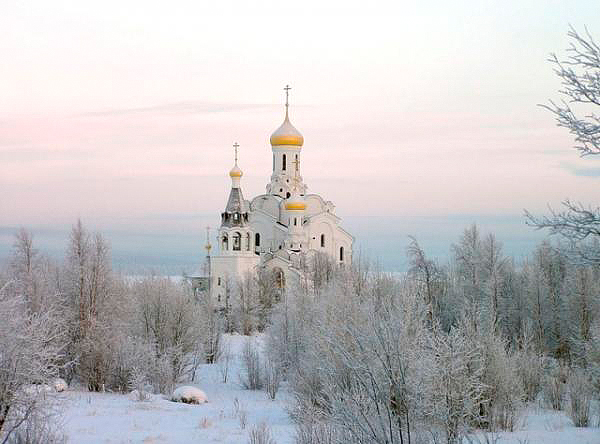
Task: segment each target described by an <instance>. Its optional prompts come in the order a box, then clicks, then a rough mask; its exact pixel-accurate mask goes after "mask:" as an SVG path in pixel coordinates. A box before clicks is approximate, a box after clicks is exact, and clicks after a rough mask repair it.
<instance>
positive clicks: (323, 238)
mask: <svg viewBox="0 0 600 444" xmlns="http://www.w3.org/2000/svg"><path fill="white" fill-rule="evenodd" d="M321 247H325V235H324V234H322V235H321Z"/></svg>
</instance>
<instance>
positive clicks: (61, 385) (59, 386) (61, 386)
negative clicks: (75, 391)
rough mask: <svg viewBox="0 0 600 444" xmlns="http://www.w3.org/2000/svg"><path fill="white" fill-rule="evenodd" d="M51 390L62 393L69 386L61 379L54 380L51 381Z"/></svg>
mask: <svg viewBox="0 0 600 444" xmlns="http://www.w3.org/2000/svg"><path fill="white" fill-rule="evenodd" d="M52 388H53V389H54V390H55V391H57V392H64V391H65V390H66V389H67V388H69V386H68V385H67V382H66V381H65V380H64V379H63V378H56V379H54V381H52Z"/></svg>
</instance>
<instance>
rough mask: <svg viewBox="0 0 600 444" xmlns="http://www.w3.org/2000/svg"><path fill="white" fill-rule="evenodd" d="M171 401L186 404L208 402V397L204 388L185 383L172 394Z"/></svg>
mask: <svg viewBox="0 0 600 444" xmlns="http://www.w3.org/2000/svg"><path fill="white" fill-rule="evenodd" d="M171 401H174V402H185V403H186V404H203V403H205V402H208V398H207V397H206V394H205V393H204V392H203V391H202V390H200V389H197V388H196V387H191V386H189V385H184V386H182V387H179V388H177V389H175V391H174V392H173V395H172V396H171Z"/></svg>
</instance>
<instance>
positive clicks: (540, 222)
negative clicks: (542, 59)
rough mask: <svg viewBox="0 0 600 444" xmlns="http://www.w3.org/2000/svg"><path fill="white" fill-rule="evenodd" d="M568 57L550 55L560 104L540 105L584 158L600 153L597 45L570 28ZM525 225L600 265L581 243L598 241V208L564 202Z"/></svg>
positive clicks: (599, 252) (597, 251) (596, 253)
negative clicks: (571, 138) (571, 245)
mask: <svg viewBox="0 0 600 444" xmlns="http://www.w3.org/2000/svg"><path fill="white" fill-rule="evenodd" d="M567 35H568V37H569V38H570V39H571V43H570V46H569V48H568V49H567V55H566V57H564V58H559V57H558V56H557V55H556V54H551V56H550V59H549V61H550V62H551V63H552V64H553V66H554V72H555V73H556V75H557V76H558V77H559V78H560V80H561V84H562V89H561V90H560V91H559V93H560V95H561V101H560V102H555V101H550V103H549V104H548V105H542V106H543V107H544V108H546V109H548V110H550V111H551V112H552V113H553V114H554V117H555V119H556V123H557V125H558V126H560V127H563V128H566V129H568V130H569V132H570V133H571V134H572V135H573V136H574V138H575V143H576V145H575V148H576V149H577V150H578V151H579V153H580V155H581V156H582V157H583V156H596V155H599V154H600V116H599V115H598V109H599V108H598V107H600V46H598V44H597V43H596V42H595V41H594V39H593V38H592V35H591V34H590V33H589V32H588V31H587V29H586V30H585V34H580V33H579V32H577V31H576V30H575V28H573V27H571V28H570V30H569V32H568V33H567ZM525 215H526V217H527V220H528V223H529V224H530V225H532V226H534V227H536V228H548V229H549V230H550V233H552V234H560V235H562V236H563V237H565V238H566V239H568V240H569V241H571V242H574V243H576V244H579V247H578V248H577V252H578V256H579V258H580V259H582V260H583V261H585V262H586V263H596V264H598V263H600V248H598V246H597V244H596V245H593V244H592V245H590V244H582V243H581V242H582V241H584V240H585V239H589V238H595V239H598V238H600V207H594V206H585V205H584V204H582V203H579V202H573V201H571V200H569V199H566V200H565V201H564V202H563V209H562V210H560V211H556V210H551V213H550V215H549V216H542V217H536V216H533V215H532V214H530V213H529V212H527V211H526V212H525Z"/></svg>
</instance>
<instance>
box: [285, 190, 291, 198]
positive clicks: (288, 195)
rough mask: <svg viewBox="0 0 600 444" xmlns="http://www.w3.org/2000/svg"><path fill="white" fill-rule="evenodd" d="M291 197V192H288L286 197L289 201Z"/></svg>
mask: <svg viewBox="0 0 600 444" xmlns="http://www.w3.org/2000/svg"><path fill="white" fill-rule="evenodd" d="M290 196H291V194H290V192H289V191H288V192H287V193H285V197H287V198H288V199H289V197H290Z"/></svg>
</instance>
